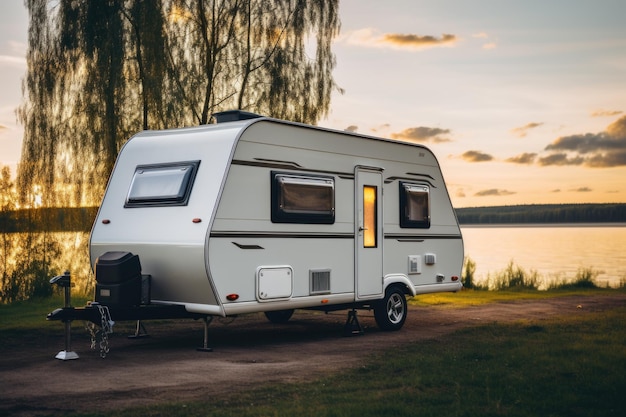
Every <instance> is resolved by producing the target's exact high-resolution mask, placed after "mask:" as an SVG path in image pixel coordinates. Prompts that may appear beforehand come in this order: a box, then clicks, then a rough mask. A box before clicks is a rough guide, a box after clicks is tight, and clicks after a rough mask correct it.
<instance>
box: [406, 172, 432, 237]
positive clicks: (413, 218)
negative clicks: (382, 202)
mask: <svg viewBox="0 0 626 417" xmlns="http://www.w3.org/2000/svg"><path fill="white" fill-rule="evenodd" d="M400 227H413V228H429V227H430V189H429V188H428V186H426V185H422V184H411V183H407V182H400Z"/></svg>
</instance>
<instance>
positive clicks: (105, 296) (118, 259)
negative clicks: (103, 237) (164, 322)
mask: <svg viewBox="0 0 626 417" xmlns="http://www.w3.org/2000/svg"><path fill="white" fill-rule="evenodd" d="M95 271H96V297H95V298H96V301H97V302H98V303H100V304H103V305H107V306H113V307H132V306H138V305H140V304H141V303H142V301H143V298H145V293H144V294H142V281H143V280H144V279H143V278H142V276H141V264H140V263H139V256H137V255H133V254H132V253H130V252H106V253H104V254H102V255H101V256H100V257H98V259H96V266H95ZM148 291H149V290H148ZM148 297H149V295H148ZM148 302H149V301H148Z"/></svg>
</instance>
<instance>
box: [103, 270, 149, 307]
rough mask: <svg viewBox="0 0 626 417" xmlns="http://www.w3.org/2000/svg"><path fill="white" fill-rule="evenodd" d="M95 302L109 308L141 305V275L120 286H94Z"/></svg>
mask: <svg viewBox="0 0 626 417" xmlns="http://www.w3.org/2000/svg"><path fill="white" fill-rule="evenodd" d="M96 301H97V302H99V303H100V304H102V305H105V306H109V307H133V306H138V305H140V304H141V275H139V276H137V277H135V278H133V279H131V280H129V281H126V282H123V283H121V284H96Z"/></svg>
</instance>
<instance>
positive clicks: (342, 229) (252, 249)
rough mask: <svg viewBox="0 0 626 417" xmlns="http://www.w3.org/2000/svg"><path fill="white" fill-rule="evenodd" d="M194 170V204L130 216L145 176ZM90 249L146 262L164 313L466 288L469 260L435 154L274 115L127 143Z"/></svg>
mask: <svg viewBox="0 0 626 417" xmlns="http://www.w3.org/2000/svg"><path fill="white" fill-rule="evenodd" d="M184 161H197V164H198V165H197V173H196V175H195V181H194V182H193V187H192V188H191V191H190V194H189V198H188V201H186V202H185V203H184V204H181V205H163V206H160V205H159V204H151V203H149V204H144V205H143V206H142V205H141V204H143V203H140V204H139V206H131V207H128V204H127V202H128V199H129V195H130V194H132V193H131V189H132V187H133V177H134V176H137V170H138V167H142V166H146V165H147V166H153V165H155V164H156V165H159V164H165V165H167V164H173V163H179V162H184ZM364 187H365V188H364ZM308 189H313V190H315V192H314V193H313V194H311V195H310V196H308V195H305V194H298V193H304V192H305V191H306V190H308ZM303 190H304V191H303ZM363 190H365V192H364V191H363ZM129 193H130V194H129ZM281 193H283V194H281ZM290 193H295V194H294V195H296V197H293V196H291V194H290ZM364 193H365V194H367V196H366V197H364ZM174 194H175V193H174ZM141 196H142V195H140V197H141ZM416 196H417V197H416ZM309 198H310V199H311V201H304V203H303V204H304V205H307V204H309V205H310V207H308V208H306V207H305V208H304V209H302V208H301V207H297V206H298V205H299V204H300V203H301V202H302V201H303V199H304V200H306V199H309ZM421 198H424V199H426V200H427V203H424V205H423V206H422V202H421V201H422V200H420V199H421ZM368 199H374V202H373V203H371V201H370V200H368ZM407 199H408V200H407ZM146 201H148V200H146ZM365 201H369V202H368V203H366V202H365ZM407 201H408V202H407ZM125 205H126V206H125ZM331 206H332V207H331ZM418 209H419V210H424V213H423V215H422V213H421V212H420V213H418V214H417V215H416V214H415V210H418ZM403 210H404V211H403ZM407 210H408V211H410V210H413V212H412V213H409V214H407V213H405V212H407ZM368 213H369V214H368ZM372 213H373V214H372ZM372 216H374V217H372ZM403 216H404V217H406V219H405V220H404V224H402V221H401V218H402V217H403ZM103 221H104V222H103ZM368 222H369V223H368ZM105 223H106V224H105ZM368 225H370V226H368ZM371 225H373V226H371ZM372 227H374V228H376V231H375V232H373V231H372V230H371V229H372ZM372 233H373V234H372ZM90 250H91V258H92V263H93V262H94V261H95V259H96V258H97V257H98V256H100V255H101V254H103V253H105V252H107V251H120V250H123V251H129V252H132V253H134V254H137V255H139V257H140V259H141V266H142V271H143V273H144V274H150V275H151V276H152V299H153V301H154V302H160V303H177V304H184V305H185V306H186V308H187V309H188V310H189V311H194V312H201V313H205V312H206V313H207V314H222V315H229V314H241V313H246V312H253V311H270V310H281V309H291V308H307V307H320V308H321V307H324V306H327V305H332V304H347V303H367V302H368V300H371V301H372V302H374V301H375V300H378V299H380V298H382V297H383V295H384V291H385V289H386V288H387V287H388V286H390V285H402V286H406V292H407V293H408V294H411V295H413V294H416V293H425V292H436V291H456V290H459V289H460V288H461V283H460V279H459V278H460V272H461V267H462V263H463V242H462V238H461V233H460V229H459V226H458V222H457V220H456V215H455V213H454V210H453V208H452V205H451V202H450V198H449V196H448V193H447V190H446V187H445V183H444V181H443V177H442V174H441V170H440V168H439V165H438V163H437V160H436V158H435V156H434V155H433V154H432V152H431V151H430V150H428V149H427V148H425V147H423V146H421V145H416V144H408V143H402V142H397V141H390V140H385V139H380V138H372V137H367V136H362V135H357V134H352V133H348V132H339V131H332V130H327V129H321V128H316V127H312V126H306V125H301V124H297V123H290V122H285V121H280V120H274V119H267V118H259V119H252V120H246V121H239V122H228V123H222V124H217V125H208V126H201V127H197V128H187V129H176V130H169V131H164V132H143V133H140V134H138V135H136V136H135V137H133V138H131V139H130V140H129V142H128V143H127V144H126V145H125V146H124V148H123V149H122V151H121V152H120V155H119V158H118V161H117V163H116V166H115V168H114V171H113V173H112V176H111V179H110V183H109V186H108V188H107V192H106V195H105V197H104V200H103V203H102V206H101V208H100V211H99V213H98V216H97V218H96V221H95V223H94V228H93V230H92V236H91V242H90Z"/></svg>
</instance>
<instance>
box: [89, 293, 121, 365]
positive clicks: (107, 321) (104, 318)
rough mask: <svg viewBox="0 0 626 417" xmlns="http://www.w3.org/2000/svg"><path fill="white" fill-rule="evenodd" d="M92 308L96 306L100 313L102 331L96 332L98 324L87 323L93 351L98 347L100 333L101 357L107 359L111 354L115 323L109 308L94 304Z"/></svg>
mask: <svg viewBox="0 0 626 417" xmlns="http://www.w3.org/2000/svg"><path fill="white" fill-rule="evenodd" d="M91 305H92V306H96V307H97V308H98V311H99V312H100V323H101V325H100V330H99V331H98V330H96V324H95V323H92V322H87V323H86V324H85V328H86V329H87V331H88V332H89V334H90V335H91V349H95V348H96V346H98V333H100V344H99V347H100V357H101V358H103V359H104V358H105V357H106V355H107V353H109V350H110V348H109V334H110V333H113V325H115V322H114V321H113V320H112V319H111V312H110V311H109V307H107V306H103V305H100V304H96V303H92V304H91Z"/></svg>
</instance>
